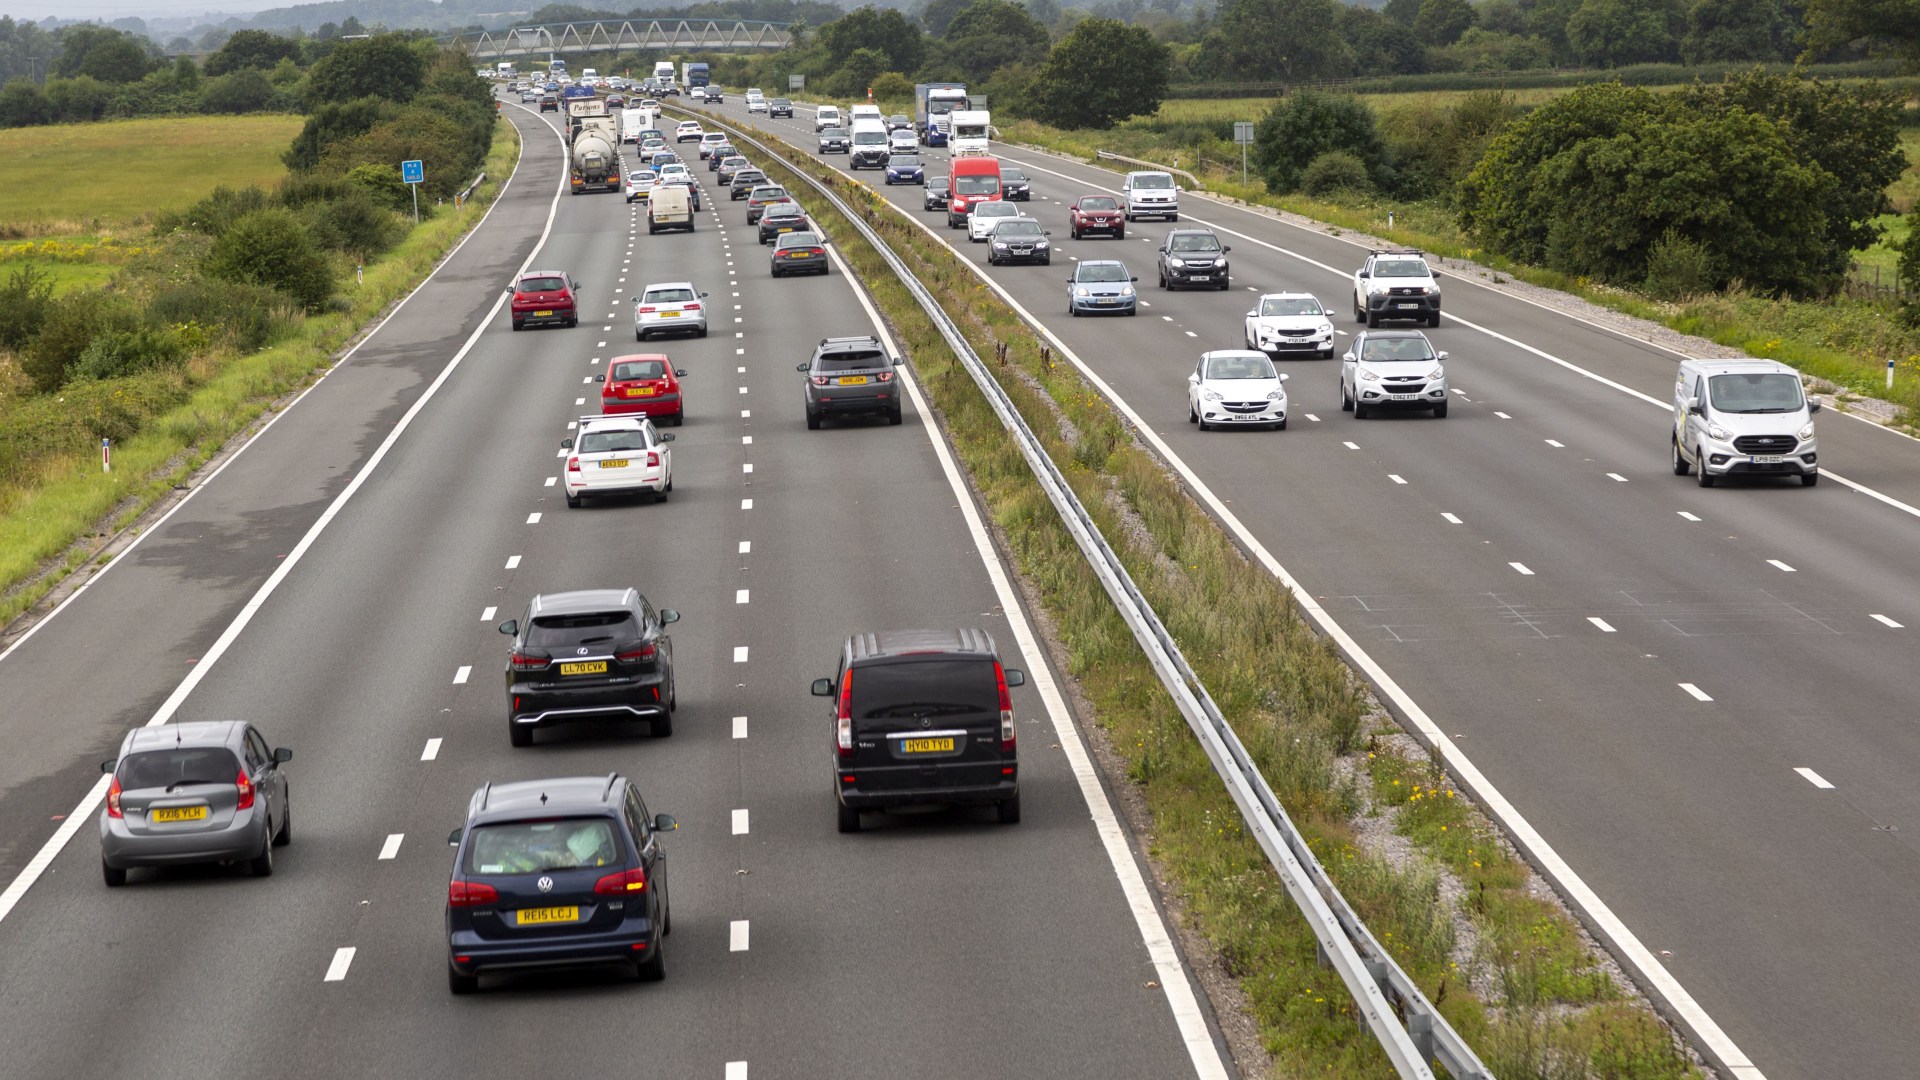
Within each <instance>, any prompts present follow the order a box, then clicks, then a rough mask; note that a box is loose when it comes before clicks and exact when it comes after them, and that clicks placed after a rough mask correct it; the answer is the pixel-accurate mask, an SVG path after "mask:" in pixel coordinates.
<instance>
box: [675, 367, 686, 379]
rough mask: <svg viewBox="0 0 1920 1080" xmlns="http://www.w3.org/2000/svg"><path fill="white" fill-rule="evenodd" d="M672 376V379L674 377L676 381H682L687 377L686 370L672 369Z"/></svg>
mask: <svg viewBox="0 0 1920 1080" xmlns="http://www.w3.org/2000/svg"><path fill="white" fill-rule="evenodd" d="M673 374H674V377H675V378H677V379H684V378H686V377H687V369H686V368H679V367H677V368H674V369H673Z"/></svg>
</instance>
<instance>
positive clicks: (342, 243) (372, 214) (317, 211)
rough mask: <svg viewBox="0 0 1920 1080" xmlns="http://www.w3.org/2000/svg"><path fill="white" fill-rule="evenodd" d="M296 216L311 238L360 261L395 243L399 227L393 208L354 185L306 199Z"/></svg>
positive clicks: (397, 239) (364, 260)
mask: <svg viewBox="0 0 1920 1080" xmlns="http://www.w3.org/2000/svg"><path fill="white" fill-rule="evenodd" d="M300 219H301V220H302V221H304V222H305V223H306V225H307V228H308V229H309V230H310V231H311V232H312V233H313V238H314V240H315V242H317V243H319V244H321V245H322V246H324V247H328V248H331V249H333V250H335V251H340V252H344V253H346V254H348V255H351V256H353V257H354V258H355V259H356V260H358V261H360V262H363V263H364V262H366V261H367V260H368V259H369V258H372V257H373V256H375V255H378V254H380V253H381V252H383V251H385V250H387V249H388V248H390V247H392V246H393V245H394V244H395V243H397V242H398V241H399V239H400V233H401V231H402V226H401V224H400V221H399V219H398V218H396V217H395V216H394V213H393V211H392V210H389V209H387V208H386V207H384V206H382V205H380V204H379V203H378V202H377V201H375V199H374V197H373V196H372V195H370V194H368V193H367V191H366V190H365V189H363V188H358V187H354V188H350V189H349V190H348V191H347V192H346V193H344V194H342V195H341V197H339V198H337V199H328V200H326V201H325V202H314V203H309V204H308V205H307V206H305V207H304V208H303V209H302V210H301V211H300Z"/></svg>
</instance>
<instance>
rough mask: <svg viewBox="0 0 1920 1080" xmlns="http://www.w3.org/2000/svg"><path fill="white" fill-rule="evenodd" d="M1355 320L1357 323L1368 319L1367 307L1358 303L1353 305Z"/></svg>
mask: <svg viewBox="0 0 1920 1080" xmlns="http://www.w3.org/2000/svg"><path fill="white" fill-rule="evenodd" d="M1353 321H1354V322H1357V323H1363V322H1366V321H1367V309H1366V308H1363V307H1361V306H1360V305H1359V304H1358V303H1356V304H1354V305H1353Z"/></svg>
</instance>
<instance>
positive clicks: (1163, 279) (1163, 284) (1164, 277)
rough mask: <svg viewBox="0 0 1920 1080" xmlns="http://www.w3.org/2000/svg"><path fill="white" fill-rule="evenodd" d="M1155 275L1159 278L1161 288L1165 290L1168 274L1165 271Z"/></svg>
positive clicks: (1157, 272)
mask: <svg viewBox="0 0 1920 1080" xmlns="http://www.w3.org/2000/svg"><path fill="white" fill-rule="evenodd" d="M1155 273H1156V274H1157V275H1158V276H1159V280H1160V287H1161V288H1162V289H1165V288H1166V287H1167V272H1166V271H1165V270H1159V271H1155Z"/></svg>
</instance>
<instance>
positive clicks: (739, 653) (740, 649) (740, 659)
mask: <svg viewBox="0 0 1920 1080" xmlns="http://www.w3.org/2000/svg"><path fill="white" fill-rule="evenodd" d="M733 662H734V663H736V664H744V663H746V662H747V647H746V646H745V645H735V646H734V647H733Z"/></svg>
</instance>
